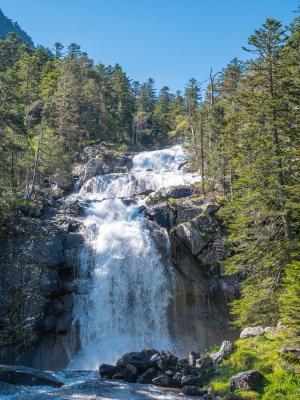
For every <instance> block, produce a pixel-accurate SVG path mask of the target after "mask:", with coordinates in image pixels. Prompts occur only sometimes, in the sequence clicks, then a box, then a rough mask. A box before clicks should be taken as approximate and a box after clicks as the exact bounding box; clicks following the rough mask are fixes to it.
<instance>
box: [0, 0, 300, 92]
mask: <svg viewBox="0 0 300 400" xmlns="http://www.w3.org/2000/svg"><path fill="white" fill-rule="evenodd" d="M297 4H299V1H298V0H251V1H245V0H205V1H204V0H85V1H84V0H1V2H0V7H1V9H2V11H3V12H4V14H5V15H6V16H8V17H9V18H11V19H12V20H16V21H18V22H19V24H20V25H21V27H22V28H23V29H25V30H26V31H27V33H28V34H29V35H30V36H31V37H32V39H33V41H34V42H35V44H41V45H43V46H46V47H50V48H51V47H53V43H55V42H56V41H60V42H62V43H63V44H64V45H67V44H68V43H70V42H77V43H78V44H80V45H81V47H82V49H83V50H84V51H86V52H87V53H88V54H89V55H90V56H91V57H92V58H93V59H94V60H95V61H96V62H98V61H101V62H103V63H105V64H115V63H116V62H118V63H119V64H121V65H122V67H123V68H124V70H125V71H126V72H127V74H128V75H129V77H130V78H132V79H134V80H139V81H145V80H146V79H147V78H148V77H152V78H153V79H154V80H155V82H156V85H157V87H158V88H160V87H162V86H163V85H167V86H169V87H170V88H171V90H173V91H175V90H176V89H183V87H184V85H185V82H186V81H187V80H188V79H189V78H191V77H195V78H196V79H198V80H199V81H204V80H205V79H206V78H207V76H208V74H209V70H210V68H211V67H212V68H213V70H215V71H217V70H219V69H221V68H222V67H223V66H225V65H226V64H227V63H228V62H229V61H230V60H231V59H232V58H233V57H235V56H237V57H239V58H242V59H244V58H245V57H246V56H247V54H245V52H244V51H243V50H242V49H241V46H244V45H246V44H247V38H248V36H249V35H250V34H251V33H252V32H253V30H254V29H255V28H257V27H259V26H260V25H261V24H262V22H263V21H264V19H265V18H266V17H274V18H277V19H280V20H281V21H283V22H284V23H285V24H287V23H289V21H291V20H292V19H293V18H294V17H295V15H296V14H295V13H293V11H294V10H295V9H296V8H297Z"/></svg>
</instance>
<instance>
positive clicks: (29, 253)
mask: <svg viewBox="0 0 300 400" xmlns="http://www.w3.org/2000/svg"><path fill="white" fill-rule="evenodd" d="M80 212H81V207H80V206H79V204H76V203H74V204H70V206H68V205H67V204H66V203H65V202H64V201H63V200H61V202H60V201H53V203H52V204H51V205H49V203H47V205H45V206H43V207H42V211H41V213H34V215H35V217H33V216H30V217H29V216H28V213H27V212H26V210H25V211H24V210H23V213H22V214H20V216H19V218H18V219H17V220H16V221H15V223H14V226H11V228H10V230H9V233H7V234H5V235H2V236H1V237H0V254H1V255H0V359H1V362H2V363H10V364H17V363H23V364H26V365H29V366H33V367H37V368H50V369H59V368H63V367H65V366H66V364H67V362H68V354H69V353H70V351H71V347H72V343H70V340H69V334H70V330H71V324H72V311H73V303H74V295H75V293H76V290H77V286H76V282H75V278H76V268H77V265H78V262H77V261H78V260H77V258H78V249H79V247H80V246H81V244H82V236H81V235H80V234H79V233H77V232H76V230H77V229H78V227H79V225H80V223H81V221H80V216H79V215H80ZM24 214H25V215H24ZM31 215H32V213H31ZM73 347H74V350H75V347H76V343H73Z"/></svg>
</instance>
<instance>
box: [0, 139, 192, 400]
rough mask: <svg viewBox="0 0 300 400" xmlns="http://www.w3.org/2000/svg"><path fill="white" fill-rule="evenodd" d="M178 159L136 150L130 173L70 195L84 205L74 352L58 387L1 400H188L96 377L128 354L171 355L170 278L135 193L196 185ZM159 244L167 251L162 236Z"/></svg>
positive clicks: (170, 153) (175, 150)
mask: <svg viewBox="0 0 300 400" xmlns="http://www.w3.org/2000/svg"><path fill="white" fill-rule="evenodd" d="M185 160H186V156H185V154H184V151H183V148H182V147H181V146H174V147H172V148H169V149H163V150H155V151H147V152H141V153H139V154H137V155H135V156H134V158H133V165H132V168H131V171H130V173H113V174H106V175H99V176H96V177H93V178H91V179H90V180H88V181H87V182H86V183H85V184H84V185H83V187H82V188H81V190H80V192H79V193H77V194H74V195H72V196H71V197H72V200H74V199H78V200H79V201H81V202H82V203H83V204H84V205H85V219H84V224H83V226H82V228H81V233H82V234H83V235H84V237H85V244H84V247H83V248H82V250H81V254H80V274H79V277H78V284H79V293H78V294H77V295H76V297H75V305H74V327H75V326H76V327H77V328H78V327H79V328H78V329H77V330H79V338H80V351H79V353H78V354H76V355H75V356H74V357H72V359H71V360H70V362H69V365H68V368H67V369H66V370H65V371H62V372H59V373H56V376H57V377H58V378H59V379H61V380H62V381H63V382H64V383H65V384H64V386H63V387H62V388H60V389H53V388H49V387H32V388H29V387H17V388H13V387H10V388H8V389H7V393H6V394H2V395H1V394H0V399H1V400H2V399H3V400H4V399H11V400H12V399H14V400H33V399H34V400H35V399H36V400H37V399H39V400H43V399H55V400H63V399H64V400H66V399H74V400H75V399H76V400H79V399H82V400H83V399H84V400H93V399H130V400H135V399H177V398H178V399H183V398H188V397H187V396H184V395H182V394H180V393H179V392H178V393H176V392H174V391H170V390H163V389H161V388H157V387H154V386H152V385H140V384H132V383H131V384H129V383H124V382H115V381H114V382H112V381H105V380H101V379H99V375H98V373H97V372H96V371H97V369H98V367H99V364H101V363H115V362H116V361H117V359H118V358H119V357H120V356H121V355H122V354H124V353H127V352H130V351H136V350H141V349H142V348H155V349H157V350H169V351H171V352H173V353H176V351H177V350H176V349H178V344H176V343H174V341H173V339H172V335H171V333H170V330H169V324H168V313H170V309H169V307H170V299H171V297H172V288H173V283H172V282H173V281H174V279H175V278H174V272H173V268H172V265H171V261H170V262H169V263H168V262H166V261H165V257H164V261H163V260H162V257H161V254H160V253H159V251H158V250H157V249H156V245H155V242H154V240H153V237H152V235H151V232H150V229H149V226H148V224H147V219H146V217H145V216H144V214H143V201H144V200H143V198H144V196H141V195H142V194H145V193H147V192H150V191H158V190H160V189H162V188H167V187H171V186H177V185H182V184H192V183H195V182H197V181H199V179H200V178H199V176H198V175H195V174H191V173H184V172H182V171H181V170H180V169H179V167H180V165H181V164H182V163H183V162H184V161H185ZM139 195H140V196H139ZM165 241H166V244H165V246H166V248H167V241H168V237H167V235H166V236H165ZM172 312H173V313H176V310H173V311H172ZM174 317H175V316H174ZM49 351H51V349H49Z"/></svg>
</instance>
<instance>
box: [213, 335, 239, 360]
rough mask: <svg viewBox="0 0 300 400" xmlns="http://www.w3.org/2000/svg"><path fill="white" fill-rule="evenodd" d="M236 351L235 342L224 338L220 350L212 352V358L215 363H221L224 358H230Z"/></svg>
mask: <svg viewBox="0 0 300 400" xmlns="http://www.w3.org/2000/svg"><path fill="white" fill-rule="evenodd" d="M233 351H234V343H232V342H230V341H229V340H224V341H223V343H222V345H221V347H220V350H219V351H218V352H217V353H214V354H212V356H211V358H212V360H213V361H214V362H215V363H221V362H222V361H223V360H225V359H226V358H228V357H229V356H230V355H231V354H232V353H233Z"/></svg>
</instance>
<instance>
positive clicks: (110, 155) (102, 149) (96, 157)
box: [72, 145, 135, 185]
mask: <svg viewBox="0 0 300 400" xmlns="http://www.w3.org/2000/svg"><path fill="white" fill-rule="evenodd" d="M134 154H135V153H133V152H120V151H118V150H115V149H113V148H110V147H109V146H104V145H94V146H88V147H86V148H85V149H84V151H83V152H82V154H81V155H80V159H79V160H78V161H79V162H78V163H77V164H75V165H74V167H73V170H72V175H73V177H74V178H75V179H76V180H77V181H78V183H79V184H80V185H82V184H83V183H84V182H86V181H87V180H88V179H90V178H93V177H94V176H96V175H102V174H109V173H113V172H129V170H130V168H131V167H132V159H133V157H134Z"/></svg>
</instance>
